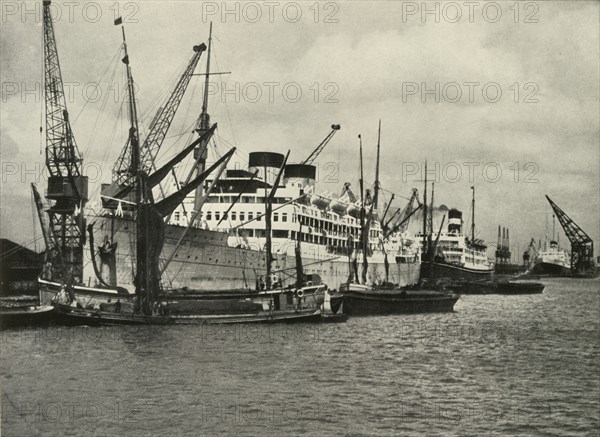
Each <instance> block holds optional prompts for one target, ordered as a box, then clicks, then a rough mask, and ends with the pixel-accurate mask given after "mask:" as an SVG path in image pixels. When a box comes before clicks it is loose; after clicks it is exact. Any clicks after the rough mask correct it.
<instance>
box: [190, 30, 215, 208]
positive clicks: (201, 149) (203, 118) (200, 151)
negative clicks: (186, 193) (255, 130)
mask: <svg viewBox="0 0 600 437" xmlns="http://www.w3.org/2000/svg"><path fill="white" fill-rule="evenodd" d="M211 50H212V21H211V22H210V27H209V31H208V51H207V53H206V73H205V78H204V97H203V99H202V112H201V114H200V119H199V120H198V126H197V128H196V132H198V134H199V135H202V134H204V133H205V132H207V131H208V130H209V129H210V115H209V114H208V86H209V80H210V53H211ZM209 141H210V138H208V139H207V140H206V141H203V142H202V143H201V144H199V145H198V147H197V148H196V150H194V158H195V160H196V163H195V168H196V176H198V175H200V174H202V173H203V172H204V168H205V166H206V158H207V156H208V142H209ZM203 193H204V187H203V186H199V187H198V188H197V189H196V192H195V196H194V210H195V211H198V210H199V209H200V202H201V199H202V197H203Z"/></svg>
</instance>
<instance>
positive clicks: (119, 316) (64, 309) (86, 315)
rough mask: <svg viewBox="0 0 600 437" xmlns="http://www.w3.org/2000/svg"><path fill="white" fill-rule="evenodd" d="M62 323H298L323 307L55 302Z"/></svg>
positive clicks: (318, 315)
mask: <svg viewBox="0 0 600 437" xmlns="http://www.w3.org/2000/svg"><path fill="white" fill-rule="evenodd" d="M55 313H56V317H57V321H58V322H59V323H63V324H68V325H91V326H99V325H204V324H234V323H299V322H315V321H319V320H321V311H320V310H315V309H303V310H297V311H295V310H289V311H285V310H284V311H272V312H258V313H255V312H252V313H240V314H215V315H209V314H189V315H182V314H181V315H166V316H164V315H151V316H146V315H142V314H133V313H115V312H108V311H98V310H85V309H83V308H75V307H71V306H66V305H55Z"/></svg>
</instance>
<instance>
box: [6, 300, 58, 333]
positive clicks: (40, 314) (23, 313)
mask: <svg viewBox="0 0 600 437" xmlns="http://www.w3.org/2000/svg"><path fill="white" fill-rule="evenodd" d="M52 310H53V308H52V306H51V305H32V306H26V307H13V308H1V309H0V326H1V327H2V329H5V328H12V327H20V326H39V325H42V326H44V325H48V324H49V323H50V322H51V321H52V319H53V316H54V314H53V311H52Z"/></svg>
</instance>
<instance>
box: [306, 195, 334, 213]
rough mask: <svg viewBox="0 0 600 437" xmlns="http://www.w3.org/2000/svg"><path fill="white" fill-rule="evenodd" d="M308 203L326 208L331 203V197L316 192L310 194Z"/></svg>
mask: <svg viewBox="0 0 600 437" xmlns="http://www.w3.org/2000/svg"><path fill="white" fill-rule="evenodd" d="M310 203H311V205H314V206H316V207H317V208H320V209H326V208H327V207H328V206H329V204H330V203H331V199H328V198H327V197H324V196H319V195H318V194H313V195H312V196H310Z"/></svg>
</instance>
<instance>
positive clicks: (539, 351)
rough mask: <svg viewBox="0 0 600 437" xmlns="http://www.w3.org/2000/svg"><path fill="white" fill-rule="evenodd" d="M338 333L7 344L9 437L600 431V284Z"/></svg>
mask: <svg viewBox="0 0 600 437" xmlns="http://www.w3.org/2000/svg"><path fill="white" fill-rule="evenodd" d="M544 282H545V283H546V290H545V291H544V294H542V295H531V296H463V297H462V298H461V300H460V301H459V302H458V304H457V305H456V307H455V309H456V311H455V313H453V314H444V315H426V316H425V315H417V316H396V317H393V316H389V317H370V318H353V319H350V320H349V321H348V322H347V323H346V324H342V325H318V326H317V325H295V326H285V325H283V326H236V327H211V328H201V327H193V326H181V327H160V328H158V327H143V328H135V327H133V328H132V327H105V328H87V327H76V328H64V327H51V328H49V329H43V330H42V329H37V330H36V329H30V330H16V331H5V332H3V333H2V339H1V340H2V341H1V347H2V364H1V368H0V381H1V384H2V385H1V390H2V422H1V426H2V435H7V436H10V435H13V436H24V435H111V436H112V435H114V436H121V435H165V434H167V435H168V434H172V435H182V434H194V435H215V434H218V433H223V434H242V435H258V434H268V435H298V434H310V435H319V436H320V435H397V434H399V433H405V434H409V433H410V434H416V433H427V434H429V435H448V434H454V435H469V434H470V435H489V434H492V435H493V434H498V435H500V434H504V435H515V434H544V435H597V433H598V431H597V429H598V426H599V408H600V405H599V402H600V401H599V399H600V383H599V382H600V381H599V378H600V376H599V375H600V363H599V361H600V352H599V337H598V334H599V332H598V331H599V320H600V314H599V304H600V299H599V285H600V282H599V281H598V280H567V279H548V280H544Z"/></svg>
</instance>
